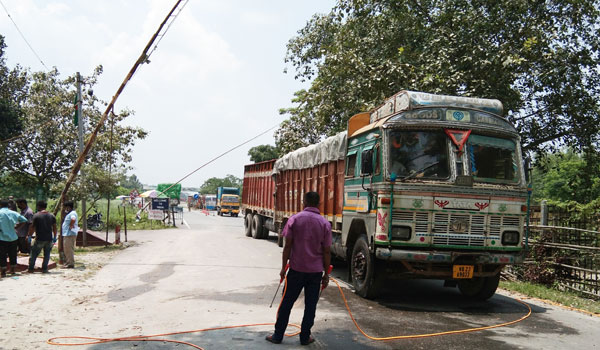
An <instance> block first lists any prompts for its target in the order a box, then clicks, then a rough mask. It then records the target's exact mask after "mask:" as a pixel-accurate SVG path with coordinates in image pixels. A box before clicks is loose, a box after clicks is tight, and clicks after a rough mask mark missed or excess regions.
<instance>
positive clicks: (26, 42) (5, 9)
mask: <svg viewBox="0 0 600 350" xmlns="http://www.w3.org/2000/svg"><path fill="white" fill-rule="evenodd" d="M0 5H2V7H3V8H4V11H5V12H6V14H7V15H8V18H10V21H11V22H12V23H13V24H14V25H15V28H17V32H19V34H20V35H21V38H23V41H25V44H27V46H29V48H30V49H31V52H33V54H34V55H35V57H37V59H38V60H39V61H40V63H41V64H42V66H44V68H46V70H50V69H48V67H46V64H45V63H44V61H42V59H41V58H40V55H38V54H37V52H35V50H34V49H33V47H32V46H31V44H29V41H27V38H25V35H23V32H21V29H19V26H18V25H17V23H16V22H15V21H14V20H13V18H12V16H11V15H10V13H9V12H8V9H7V8H6V6H4V3H2V0H0Z"/></svg>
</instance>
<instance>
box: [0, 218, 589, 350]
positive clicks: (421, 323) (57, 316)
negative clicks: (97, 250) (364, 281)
mask: <svg viewBox="0 0 600 350" xmlns="http://www.w3.org/2000/svg"><path fill="white" fill-rule="evenodd" d="M185 220H186V222H187V225H179V226H180V227H179V228H178V229H168V230H161V231H144V232H136V231H130V234H129V238H130V240H132V241H135V242H137V244H136V245H134V246H133V247H130V248H128V249H126V250H124V251H121V252H119V253H118V254H116V255H115V256H114V257H113V258H112V259H111V260H110V262H109V263H108V264H107V265H105V266H104V267H103V268H102V269H101V270H99V271H98V272H96V273H94V274H91V275H89V276H88V271H87V270H86V269H85V268H80V269H76V270H75V271H73V270H60V271H55V272H53V273H52V274H51V275H50V276H44V275H41V274H35V275H33V276H21V277H20V278H18V279H8V280H4V281H1V282H0V305H2V309H3V311H4V312H3V315H2V316H1V318H0V320H1V321H0V322H1V324H2V333H0V349H58V348H59V347H55V346H50V345H47V344H45V340H46V339H48V338H50V337H52V336H66V335H86V336H97V337H117V336H119V337H124V336H131V335H137V334H157V333H164V332H174V331H186V330H194V329H203V328H211V327H220V326H229V325H242V324H254V323H269V322H274V319H275V313H276V308H275V306H274V308H269V303H270V301H271V298H272V297H273V293H274V292H275V289H276V288H277V284H278V272H279V266H280V259H281V248H279V247H277V244H276V239H275V236H274V235H272V236H271V237H270V239H269V240H266V241H265V240H255V239H252V238H248V237H245V236H244V234H243V228H242V219H241V218H230V217H219V216H206V215H204V214H202V213H200V212H191V213H190V212H185ZM178 224H179V223H178ZM188 226H189V227H188ZM333 275H334V276H335V277H336V278H337V279H339V280H340V281H341V283H342V286H343V291H344V293H345V294H346V297H347V298H348V303H349V305H350V306H351V308H352V311H353V313H354V315H355V317H356V319H357V321H358V322H359V324H360V325H361V326H362V327H363V329H364V331H365V332H367V333H368V334H370V335H372V336H378V337H384V336H394V335H410V334H423V333H432V332H443V331H450V330H456V329H466V328H473V327H481V326H486V325H492V324H499V323H503V322H509V321H513V320H516V319H519V318H520V317H522V316H523V315H525V314H526V312H527V309H526V307H524V306H523V305H521V304H520V303H518V302H517V301H515V299H514V298H512V297H511V296H509V295H508V293H502V294H498V295H496V296H494V297H493V298H492V299H491V300H489V301H488V302H485V303H480V302H469V301H465V300H464V299H463V298H462V297H461V295H460V294H459V293H458V291H457V290H456V289H449V288H443V287H442V285H441V283H437V282H432V281H408V282H406V281H405V282H398V283H393V284H391V285H390V288H389V289H388V290H387V291H386V292H385V293H384V294H383V295H382V297H381V298H379V299H377V300H374V301H368V300H364V299H361V298H359V297H356V296H355V295H354V294H353V293H352V292H351V290H350V289H349V288H348V286H347V285H346V284H345V283H344V281H345V280H346V266H345V265H344V264H343V263H341V262H338V263H336V264H335V270H334V274H333ZM276 303H277V302H276ZM529 304H530V305H531V307H532V310H533V313H532V315H531V317H529V318H528V319H526V320H524V321H523V322H520V323H517V324H514V325H511V326H508V327H502V328H495V329H491V330H485V331H479V332H473V333H465V334H457V335H445V336H438V337H428V338H419V339H405V340H394V341H386V342H381V341H372V340H369V339H367V338H366V337H364V336H363V335H361V334H360V333H359V332H358V331H357V330H356V328H355V327H354V325H353V324H352V321H351V320H350V318H349V317H348V314H347V312H346V310H345V307H344V303H343V301H342V299H341V298H340V294H339V292H338V291H337V289H336V288H334V287H333V285H332V287H330V288H328V289H327V290H325V292H324V293H323V295H322V299H321V301H320V302H319V306H318V310H317V319H316V323H315V326H314V336H315V337H316V338H317V342H315V343H314V344H312V345H311V346H309V347H303V346H300V345H299V342H298V338H297V337H292V338H286V339H285V340H284V343H283V344H281V345H273V344H270V343H267V342H266V341H265V340H264V336H265V335H267V334H269V333H270V332H271V331H272V326H259V327H248V328H236V329H225V330H218V331H210V332H203V333H191V334H185V335H175V336H171V337H170V338H172V339H177V340H183V341H188V342H192V343H194V344H198V345H200V346H202V347H203V348H205V349H207V350H208V349H277V348H279V349H300V348H308V349H344V350H352V349H431V348H444V349H542V348H543V349H565V348H576V349H600V335H598V329H600V318H599V317H591V316H587V315H584V314H581V313H577V312H573V311H568V310H565V309H562V308H557V307H553V306H550V305H547V304H543V303H540V302H534V301H529ZM302 306H303V305H302V302H301V301H299V302H298V303H297V306H296V307H295V308H294V310H293V311H292V316H291V321H292V322H294V323H300V321H301V317H302ZM186 348H190V349H191V347H185V346H184V345H181V344H179V345H178V344H169V343H162V342H161V343H141V342H135V343H119V344H115V343H110V344H100V345H88V346H81V347H75V348H72V347H69V348H68V349H94V350H104V349H141V350H148V349H186Z"/></svg>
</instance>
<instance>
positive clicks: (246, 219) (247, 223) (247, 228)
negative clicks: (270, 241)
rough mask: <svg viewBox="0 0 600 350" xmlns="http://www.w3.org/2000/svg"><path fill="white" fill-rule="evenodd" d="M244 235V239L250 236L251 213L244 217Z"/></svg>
mask: <svg viewBox="0 0 600 350" xmlns="http://www.w3.org/2000/svg"><path fill="white" fill-rule="evenodd" d="M244 233H245V234H246V237H251V236H252V213H248V214H246V216H245V217H244Z"/></svg>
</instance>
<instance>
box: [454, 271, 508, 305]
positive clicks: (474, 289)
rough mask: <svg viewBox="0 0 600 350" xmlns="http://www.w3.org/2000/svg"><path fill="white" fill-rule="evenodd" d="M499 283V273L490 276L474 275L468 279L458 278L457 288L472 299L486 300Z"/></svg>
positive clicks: (493, 292)
mask: <svg viewBox="0 0 600 350" xmlns="http://www.w3.org/2000/svg"><path fill="white" fill-rule="evenodd" d="M498 283H500V274H497V275H495V276H490V277H476V278H472V279H469V280H459V281H458V290H460V292H461V293H462V295H464V296H466V297H468V298H470V299H473V300H479V301H483V300H487V299H489V298H491V297H492V296H493V295H494V294H495V293H496V289H497V288H498Z"/></svg>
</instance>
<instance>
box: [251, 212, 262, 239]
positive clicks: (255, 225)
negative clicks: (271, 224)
mask: <svg viewBox="0 0 600 350" xmlns="http://www.w3.org/2000/svg"><path fill="white" fill-rule="evenodd" d="M262 237H263V218H262V216H260V215H258V214H255V215H253V216H252V238H254V239H261V238H262Z"/></svg>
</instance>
